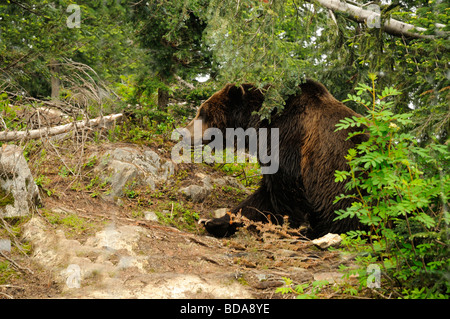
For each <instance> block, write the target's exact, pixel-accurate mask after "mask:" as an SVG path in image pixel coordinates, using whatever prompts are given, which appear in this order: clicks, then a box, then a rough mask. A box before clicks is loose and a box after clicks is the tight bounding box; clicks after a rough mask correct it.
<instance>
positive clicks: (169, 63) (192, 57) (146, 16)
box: [133, 0, 211, 110]
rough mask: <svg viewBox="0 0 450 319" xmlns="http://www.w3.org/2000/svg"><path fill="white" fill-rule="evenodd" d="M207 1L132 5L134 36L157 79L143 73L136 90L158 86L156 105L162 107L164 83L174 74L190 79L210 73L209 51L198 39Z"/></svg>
mask: <svg viewBox="0 0 450 319" xmlns="http://www.w3.org/2000/svg"><path fill="white" fill-rule="evenodd" d="M208 2H209V1H208V0H190V1H172V0H171V1H166V0H164V1H162V0H151V1H146V2H144V1H140V2H138V3H137V4H135V5H133V13H134V21H135V26H136V28H137V32H138V36H139V38H140V40H141V44H142V46H143V48H144V49H145V50H146V63H147V65H148V66H149V68H150V69H151V70H152V71H153V74H151V76H156V77H157V79H159V82H157V83H155V82H154V81H153V80H150V81H148V79H146V77H148V76H149V75H148V74H144V75H143V79H142V81H141V83H143V85H142V86H141V88H140V90H141V91H145V90H153V89H155V88H157V89H158V105H159V107H160V109H162V110H164V109H165V108H166V106H167V102H168V86H169V85H170V84H171V83H173V82H174V81H175V79H176V78H177V76H178V77H181V78H182V79H183V80H186V81H188V82H189V81H192V80H193V79H194V78H195V77H196V76H198V75H199V74H201V73H210V72H211V51H210V49H209V48H208V47H207V46H206V45H205V44H204V42H203V41H202V38H203V31H204V29H205V27H206V22H205V10H206V8H207V6H208Z"/></svg>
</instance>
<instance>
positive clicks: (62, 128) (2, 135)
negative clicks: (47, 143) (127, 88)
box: [0, 113, 123, 142]
mask: <svg viewBox="0 0 450 319" xmlns="http://www.w3.org/2000/svg"><path fill="white" fill-rule="evenodd" d="M122 115H123V114H122V113H118V114H111V115H107V116H101V117H97V118H95V119H92V120H82V121H75V122H71V123H69V124H64V125H58V126H54V127H43V128H39V129H34V130H26V131H3V132H0V141H2V142H11V141H18V140H22V139H35V138H41V137H49V136H54V135H58V134H63V133H66V132H69V131H70V130H72V129H81V128H86V127H89V128H90V127H95V126H98V125H102V124H104V123H107V122H112V121H116V120H118V119H120V118H121V117H122Z"/></svg>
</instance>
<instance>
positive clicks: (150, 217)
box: [144, 211, 158, 222]
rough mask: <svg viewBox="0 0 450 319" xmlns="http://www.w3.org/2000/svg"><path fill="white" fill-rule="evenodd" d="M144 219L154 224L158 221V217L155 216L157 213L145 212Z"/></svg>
mask: <svg viewBox="0 0 450 319" xmlns="http://www.w3.org/2000/svg"><path fill="white" fill-rule="evenodd" d="M144 218H145V220H150V221H154V222H157V221H158V216H157V215H156V214H155V212H152V211H145V212H144Z"/></svg>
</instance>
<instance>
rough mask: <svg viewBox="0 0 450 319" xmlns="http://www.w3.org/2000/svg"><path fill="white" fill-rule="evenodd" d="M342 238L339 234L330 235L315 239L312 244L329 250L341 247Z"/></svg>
mask: <svg viewBox="0 0 450 319" xmlns="http://www.w3.org/2000/svg"><path fill="white" fill-rule="evenodd" d="M341 241H342V238H341V236H339V235H338V234H332V233H328V234H326V235H325V236H322V237H320V238H317V239H314V240H312V241H311V242H312V243H313V244H314V245H316V246H317V247H319V248H321V249H327V248H328V247H339V245H340V244H341Z"/></svg>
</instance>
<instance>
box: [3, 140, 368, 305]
mask: <svg viewBox="0 0 450 319" xmlns="http://www.w3.org/2000/svg"><path fill="white" fill-rule="evenodd" d="M161 143H162V142H161V141H159V142H152V143H148V144H147V145H145V147H149V148H151V149H153V150H155V151H157V152H159V154H160V155H161V156H165V157H166V158H167V157H168V155H167V154H170V152H167V149H168V147H170V146H167V145H166V146H164V147H163V145H161ZM121 145H122V146H123V145H129V146H132V147H137V146H136V145H132V144H128V143H121ZM114 146H117V144H113V143H91V144H86V145H85V150H84V152H83V154H82V156H83V158H82V159H81V161H82V163H84V164H83V166H82V170H81V171H80V175H79V176H78V177H77V178H75V177H71V176H70V175H69V174H66V172H65V170H64V165H61V162H64V163H66V164H67V165H68V166H70V165H69V164H70V163H71V161H74V160H75V158H77V161H80V159H79V158H78V157H74V156H73V154H74V150H71V149H70V147H69V148H67V149H65V151H61V150H63V148H60V151H59V152H52V151H48V149H49V148H46V149H47V151H46V152H44V153H45V154H43V151H42V149H43V148H42V147H41V146H39V147H37V146H36V147H35V148H32V149H31V150H29V164H30V168H31V170H32V172H33V174H34V176H36V179H37V180H39V181H40V182H39V183H38V185H39V187H40V190H41V197H42V201H43V205H42V207H41V208H38V209H37V211H36V212H35V213H33V215H32V216H31V217H27V218H22V219H17V220H14V219H13V220H9V221H8V223H9V224H10V225H11V227H12V228H14V229H19V230H18V231H17V239H15V240H14V241H15V242H16V243H17V244H18V245H17V246H21V247H22V248H18V247H16V245H13V248H12V250H11V252H10V253H8V254H7V255H4V258H7V259H8V264H9V268H8V269H9V270H8V271H5V270H4V271H3V272H2V271H0V298H39V299H41V298H163V299H167V298H258V299H262V298H293V297H296V296H297V294H296V293H294V292H293V291H291V293H285V294H281V293H280V292H277V288H279V287H287V286H286V280H287V279H289V280H291V282H292V283H291V286H290V287H292V288H294V287H295V285H299V284H303V285H304V286H303V287H304V292H305V294H306V296H310V297H318V298H352V297H353V296H352V295H351V294H349V293H345V291H350V290H351V288H352V287H353V288H355V287H356V288H357V287H359V285H360V284H359V281H358V278H356V277H350V278H347V279H344V278H343V273H342V272H340V271H339V268H340V267H342V266H346V267H353V262H354V255H352V254H349V253H347V252H345V249H339V250H337V249H334V250H330V249H325V250H322V249H319V248H318V247H316V246H314V245H313V244H312V243H311V241H309V240H307V239H306V238H304V237H302V236H295V235H292V234H289V233H286V232H285V231H280V229H279V228H276V227H272V228H271V227H266V228H264V227H263V228H262V229H260V230H259V231H254V230H253V231H251V230H249V229H242V230H240V231H239V232H237V234H235V235H233V236H232V237H230V238H223V239H218V238H214V237H211V236H209V235H208V234H207V233H206V232H205V230H204V229H203V227H202V226H201V225H199V224H198V223H197V220H198V219H200V218H210V217H211V213H212V211H214V210H215V209H217V208H223V207H227V208H231V207H232V206H234V205H236V204H237V203H239V201H241V200H242V199H243V198H245V196H247V194H248V193H249V192H251V191H252V189H249V190H248V191H242V190H239V189H236V188H230V187H228V188H227V187H222V188H216V189H215V190H214V191H213V193H212V194H211V195H210V196H209V197H208V198H207V199H206V200H205V201H203V202H201V203H193V202H190V201H188V200H186V199H183V198H181V197H180V195H179V193H177V189H179V188H180V187H182V186H185V185H190V184H193V183H195V182H196V181H198V179H199V176H205V175H207V176H215V177H218V178H219V177H221V176H225V175H226V173H225V172H224V171H222V170H220V169H217V168H216V167H213V166H209V165H206V164H178V165H177V167H176V170H175V174H174V177H173V178H172V179H171V181H170V182H167V183H164V184H163V185H157V189H156V190H154V191H152V192H149V191H148V190H146V189H145V188H139V187H138V186H136V187H135V188H134V189H133V191H130V192H128V193H127V194H125V195H124V196H123V197H121V198H120V199H116V200H111V199H108V198H107V197H106V196H103V195H102V191H104V187H105V185H99V183H97V184H96V187H88V185H92V184H93V180H94V181H95V180H96V177H95V176H94V175H92V170H89V169H90V168H91V167H90V165H86V163H87V164H88V163H89V159H90V158H91V159H92V156H93V154H94V155H95V154H98V153H99V152H101V150H103V149H105V148H111V147H114ZM164 148H165V149H166V150H165V151H164ZM70 154H72V155H70ZM80 156H81V155H80ZM61 160H63V161H61ZM94 184H95V183H94ZM102 187H103V188H102ZM161 211H163V212H164V214H161V213H157V214H156V215H157V216H158V219H157V220H156V218H149V217H148V216H149V215H148V214H147V212H161ZM151 216H153V217H154V216H155V215H153V213H152V214H151ZM0 261H2V259H0ZM324 280H326V281H327V282H328V284H327V285H325V286H324V287H323V288H322V289H316V288H314V287H315V285H314V283H317V282H323V281H324ZM362 297H363V298H364V297H369V298H371V297H373V293H372V292H371V290H370V289H367V288H364V289H363V291H362V292H361V291H360V292H359V293H358V298H362Z"/></svg>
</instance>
